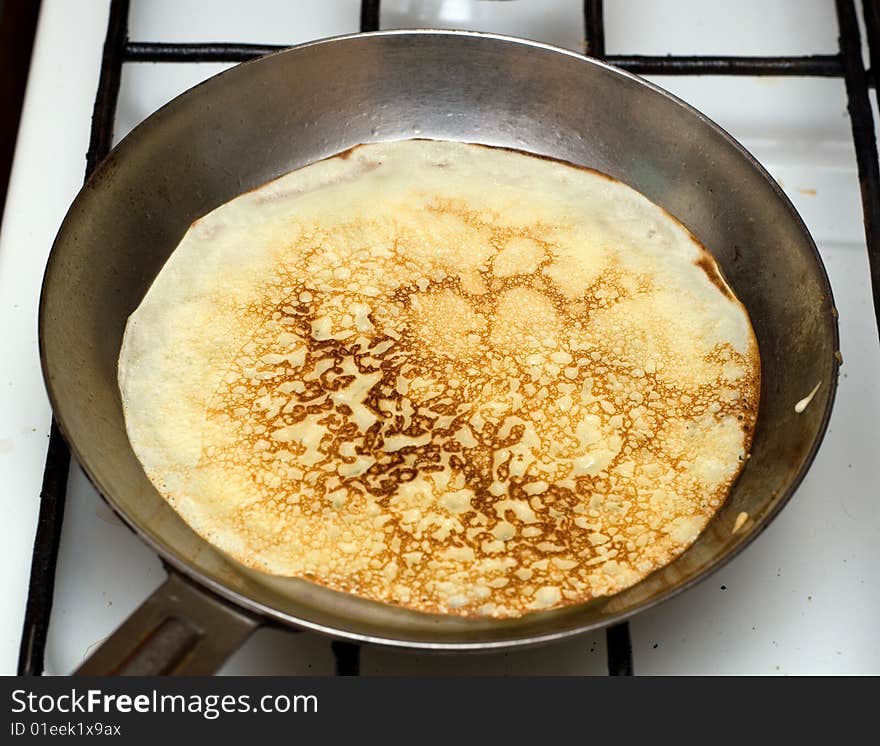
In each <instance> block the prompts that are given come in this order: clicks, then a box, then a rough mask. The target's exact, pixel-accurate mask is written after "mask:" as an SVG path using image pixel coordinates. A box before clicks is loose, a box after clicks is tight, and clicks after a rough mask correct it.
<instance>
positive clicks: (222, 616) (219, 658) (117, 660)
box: [75, 573, 259, 676]
mask: <svg viewBox="0 0 880 746" xmlns="http://www.w3.org/2000/svg"><path fill="white" fill-rule="evenodd" d="M258 625H259V619H257V618H256V617H254V616H252V615H250V614H246V613H244V612H242V611H240V610H238V609H236V608H235V607H234V606H230V605H229V604H227V603H225V602H223V601H221V600H220V599H218V598H216V597H215V596H213V595H212V594H209V593H205V592H204V591H201V590H199V589H198V588H196V587H195V586H194V585H192V583H189V582H188V581H186V580H183V579H182V578H181V577H180V576H179V575H177V574H175V573H171V574H170V575H169V576H168V580H166V581H165V582H164V583H163V584H162V585H161V586H160V587H159V588H158V589H157V590H156V592H155V593H153V595H151V596H150V597H149V598H148V599H147V600H146V601H144V603H143V604H141V605H140V606H139V607H138V608H137V609H136V610H135V612H134V613H133V614H132V615H131V616H130V617H129V618H128V619H126V620H125V622H124V623H123V624H122V626H121V627H119V629H117V630H116V631H115V632H114V633H113V634H112V635H110V637H108V638H107V639H106V640H104V641H103V642H102V643H101V645H100V647H98V649H97V650H95V652H94V653H92V655H91V656H90V657H89V658H88V660H86V661H85V663H83V664H82V666H80V667H79V669H78V670H77V671H76V672H75V673H76V675H77V676H96V675H106V674H112V675H115V676H159V675H169V674H175V675H189V676H204V675H206V674H211V673H213V672H214V671H216V670H217V669H218V668H219V667H220V666H221V665H222V664H223V661H225V660H226V659H227V658H228V657H229V654H230V653H231V652H232V651H233V650H235V649H236V648H237V647H238V646H239V645H241V644H242V643H243V642H244V641H245V640H246V639H247V637H248V636H249V635H250V634H251V632H253V631H254V630H255V629H256V628H257V626H258Z"/></svg>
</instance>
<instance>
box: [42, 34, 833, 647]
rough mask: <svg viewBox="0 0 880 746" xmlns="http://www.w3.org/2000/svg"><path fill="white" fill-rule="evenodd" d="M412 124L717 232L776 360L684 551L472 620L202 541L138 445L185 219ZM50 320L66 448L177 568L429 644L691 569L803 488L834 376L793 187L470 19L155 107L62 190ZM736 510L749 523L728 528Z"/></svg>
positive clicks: (389, 638) (503, 633) (714, 560)
mask: <svg viewBox="0 0 880 746" xmlns="http://www.w3.org/2000/svg"><path fill="white" fill-rule="evenodd" d="M328 71H332V74H330V73H328ZM232 111H234V112H235V116H229V115H228V112H232ZM412 136H420V137H437V138H446V139H458V140H466V141H471V142H481V143H485V144H490V145H505V146H510V147H515V148H520V149H525V150H529V151H532V152H535V153H539V154H543V155H549V156H554V157H557V158H563V159H567V160H570V161H573V162H576V163H580V164H584V165H587V166H591V167H594V168H597V169H599V170H601V171H604V172H606V173H608V174H610V175H612V176H614V177H616V178H619V179H621V180H622V181H624V182H626V183H628V184H630V185H631V186H633V187H635V188H637V189H639V190H640V191H642V192H643V193H644V194H646V195H647V196H648V197H649V198H651V199H652V200H653V201H655V202H657V203H658V204H660V205H661V206H663V207H665V208H666V209H667V210H669V211H670V212H671V213H673V214H674V215H676V216H677V217H678V218H679V219H681V220H682V221H683V222H684V223H685V224H686V225H687V226H688V227H689V228H690V229H691V230H692V231H693V232H694V233H695V234H696V235H697V237H698V238H699V239H700V240H701V241H703V242H704V243H705V244H706V245H707V246H708V247H710V248H711V249H712V251H713V253H714V254H715V255H716V257H717V258H718V260H719V262H720V264H721V266H722V268H723V270H724V272H725V274H726V276H727V278H728V279H729V281H730V283H731V285H732V286H733V288H734V289H735V291H736V292H737V294H738V295H739V297H740V298H741V299H742V300H743V302H744V303H745V305H746V307H747V308H748V310H749V312H750V315H751V318H752V322H753V325H754V327H755V331H756V334H757V337H758V340H759V344H760V348H761V355H762V364H763V375H764V385H763V390H762V400H761V413H760V417H759V421H758V426H757V428H756V433H755V439H754V444H753V454H752V458H751V459H750V461H749V463H748V465H747V466H746V468H745V469H744V471H743V474H742V476H741V478H740V479H739V481H738V482H737V484H736V486H735V488H734V490H733V492H732V494H731V497H730V499H729V500H728V502H727V504H726V505H725V506H724V507H723V508H722V509H721V510H720V511H719V513H718V514H717V516H716V517H715V519H714V520H713V521H712V522H711V524H710V525H709V527H708V528H707V529H706V531H705V532H704V533H703V534H702V535H701V536H700V538H699V539H698V540H697V542H696V543H695V544H694V546H693V547H691V548H690V549H689V550H688V551H687V552H686V553H684V554H683V555H682V556H681V557H680V558H678V559H677V560H676V561H675V562H673V563H671V564H670V565H668V566H667V567H665V568H663V569H662V570H660V571H658V572H657V573H655V574H653V575H651V576H650V577H649V578H647V579H646V580H645V581H643V582H642V583H639V584H638V585H636V586H634V587H633V588H630V589H628V590H626V591H624V592H623V593H620V594H618V595H616V596H614V597H612V598H610V599H598V600H596V601H593V602H591V603H588V604H584V605H581V606H577V607H570V608H567V609H563V610H558V611H553V612H546V613H540V614H532V615H527V616H526V617H524V618H522V619H518V620H504V621H500V622H499V621H491V620H479V621H477V620H463V619H457V618H450V617H442V616H431V615H423V614H418V613H415V612H409V611H406V610H402V609H398V608H395V607H390V606H384V605H381V604H376V603H373V602H369V601H364V600H362V599H358V598H355V597H353V596H349V595H345V594H340V593H336V592H334V591H329V590H326V589H324V588H320V587H317V586H314V585H311V584H308V583H305V582H301V581H296V580H279V579H270V578H267V577H265V576H261V575H259V574H258V573H254V572H250V571H247V570H245V569H243V568H241V567H240V566H238V565H237V564H235V563H233V562H232V561H230V560H228V559H226V558H225V557H223V556H222V555H220V554H219V553H218V552H216V551H215V550H214V549H213V548H212V547H210V546H209V545H208V544H206V543H205V542H204V541H202V540H201V539H199V538H198V537H197V536H196V535H195V534H194V533H193V532H192V531H191V530H190V529H189V528H188V527H187V526H186V525H185V524H184V523H183V522H182V521H181V520H180V519H179V518H178V517H177V515H176V514H175V513H174V512H173V511H172V510H171V508H170V507H168V505H167V504H166V503H165V502H164V501H163V500H162V499H161V497H160V496H159V495H158V494H157V493H156V491H155V490H154V489H153V487H152V485H151V484H150V483H149V482H148V480H147V479H146V477H145V476H144V474H143V471H142V469H141V467H140V465H139V464H138V462H137V460H136V458H135V457H134V454H133V453H132V451H131V448H130V446H129V444H128V440H127V438H126V436H125V431H124V423H123V420H122V413H121V408H120V402H119V394H118V390H117V387H116V359H117V356H118V352H119V344H120V341H121V336H122V332H123V328H124V323H125V320H126V318H127V316H128V314H129V313H130V312H131V311H132V310H133V309H134V308H135V307H136V306H137V305H138V303H139V302H140V300H141V298H142V297H143V294H144V292H145V291H146V289H147V287H148V286H149V284H150V283H151V281H152V279H153V278H154V277H155V275H156V273H157V272H158V271H159V269H160V268H161V266H162V264H163V262H164V261H165V259H166V258H167V256H168V254H169V252H170V251H171V250H173V248H174V247H175V246H176V244H177V242H178V240H179V238H180V236H181V235H182V234H183V232H184V231H185V230H186V228H187V227H188V225H189V224H190V223H191V222H192V221H193V220H194V219H195V218H197V217H199V216H200V215H202V214H204V213H206V212H207V211H209V210H210V209H212V208H214V207H216V206H217V205H219V204H221V203H223V202H225V201H227V200H229V199H231V198H232V197H234V196H236V195H237V194H239V193H241V192H243V191H245V190H247V189H251V188H253V187H256V186H258V185H260V184H262V183H264V182H266V181H268V180H269V179H271V178H274V177H276V176H278V175H279V174H281V173H284V172H286V171H288V170H290V169H292V168H296V167H298V166H302V165H304V164H306V163H309V162H312V161H314V160H316V159H318V158H322V157H324V156H327V155H330V154H332V153H335V152H338V151H341V150H344V149H346V148H348V147H350V146H352V145H355V144H357V143H360V142H365V141H376V140H387V139H398V138H405V137H412ZM40 326H41V349H42V354H43V363H44V373H45V377H46V381H47V385H48V388H49V392H50V397H51V399H52V403H53V407H54V409H55V412H56V415H57V417H58V420H59V423H60V424H61V427H62V429H63V430H64V432H65V434H66V436H67V438H68V439H69V441H70V443H71V445H72V447H73V450H74V453H75V455H76V457H77V458H78V460H79V461H80V463H81V464H82V465H83V467H84V469H85V470H86V472H87V473H88V474H89V476H90V478H91V479H92V480H93V481H94V483H95V484H96V486H97V487H98V489H99V490H100V491H101V492H102V494H104V495H105V496H107V498H108V500H109V501H110V502H111V503H112V504H113V505H114V507H115V508H116V509H117V510H118V511H119V512H120V514H121V515H122V516H123V517H124V518H125V519H126V520H127V521H128V522H129V523H130V524H131V525H132V526H133V527H134V528H135V530H137V531H138V533H139V534H140V535H141V536H142V537H143V538H144V539H145V540H146V541H147V542H148V543H150V544H151V545H152V546H153V547H155V548H156V550H157V551H159V552H160V553H161V554H162V555H163V556H164V557H165V558H166V560H167V561H168V562H169V563H170V564H171V565H172V566H174V567H175V568H177V569H178V570H179V571H181V572H183V573H185V574H187V575H189V576H190V577H191V578H193V579H194V580H197V581H198V582H200V583H202V584H204V585H205V586H206V587H208V588H210V589H211V590H213V591H214V592H216V593H218V594H219V595H222V596H224V597H226V598H228V599H229V600H231V601H233V602H235V603H237V604H239V605H241V606H243V607H245V608H247V609H250V610H252V611H256V612H258V613H261V614H265V615H266V616H268V617H271V618H273V619H276V620H278V621H281V622H285V623H289V624H293V625H297V626H303V627H308V628H311V629H315V630H318V631H322V632H326V633H330V634H334V635H336V636H342V637H348V638H352V639H358V640H367V641H374V642H381V643H386V644H392V645H401V646H411V647H425V648H434V649H459V650H463V649H478V648H487V647H505V646H511V645H522V644H533V643H538V642H546V641H550V640H555V639H559V638H562V637H565V636H567V635H571V634H576V633H578V632H583V631H586V630H588V629H594V628H597V627H601V626H606V625H609V624H613V623H615V622H618V621H620V620H621V619H624V618H626V617H628V616H630V615H632V614H634V613H636V612H638V611H639V610H641V609H644V608H646V607H648V606H651V605H653V604H656V603H659V602H660V601H662V600H664V599H666V598H668V597H670V596H671V595H673V594H674V593H676V592H679V591H681V590H683V589H684V588H686V587H688V586H689V585H691V584H693V583H695V582H697V581H698V580H699V579H700V578H702V577H704V576H705V575H706V574H707V573H708V572H710V571H711V570H713V569H715V568H717V567H718V566H720V565H721V564H722V563H723V562H724V561H725V560H727V559H729V558H730V557H732V556H733V555H734V554H736V552H738V551H739V550H740V549H742V548H743V547H744V546H745V545H746V544H747V543H748V542H749V541H750V540H751V539H753V538H754V537H755V536H756V535H757V534H758V533H760V531H761V530H762V529H763V528H764V527H766V525H767V523H768V522H769V520H770V519H771V518H772V517H773V516H774V515H775V514H776V512H777V511H778V510H779V509H780V508H781V507H782V505H783V504H784V503H785V502H786V501H787V500H788V498H789V497H790V496H791V494H792V492H793V490H794V489H795V487H796V486H797V484H798V483H799V482H800V480H801V478H802V477H803V474H804V473H805V471H806V469H807V467H808V466H809V463H810V462H811V460H812V458H813V456H814V454H815V451H816V448H817V447H818V444H819V441H820V440H821V437H822V435H823V433H824V430H825V427H826V424H827V419H828V414H829V412H830V408H831V404H832V401H833V397H834V391H835V388H836V382H837V365H838V362H837V359H836V357H835V353H836V352H837V349H838V345H837V326H836V319H835V315H834V312H833V305H832V298H831V293H830V288H829V286H828V282H827V278H826V276H825V273H824V269H823V267H822V265H821V261H820V259H819V256H818V253H817V252H816V249H815V246H814V245H813V243H812V241H811V239H810V237H809V235H808V234H807V232H806V229H805V228H804V226H803V224H802V222H801V221H800V219H799V218H798V216H797V215H796V213H795V212H794V210H793V209H792V207H791V205H790V203H789V202H788V201H787V199H786V198H785V197H784V195H783V194H782V192H781V191H780V189H779V188H778V186H777V185H776V184H775V183H774V182H773V181H772V180H771V179H770V178H769V177H768V176H767V174H766V173H765V172H764V171H763V170H762V169H761V168H760V166H759V165H758V164H757V163H756V162H755V161H754V159H752V158H751V157H750V156H749V155H748V154H747V153H746V152H745V151H744V150H742V148H741V147H740V146H738V145H737V144H736V143H735V142H734V141H733V140H731V139H730V138H729V137H728V136H727V135H726V134H725V133H724V132H722V131H721V130H720V129H718V128H717V127H716V126H714V125H713V124H712V123H711V122H709V121H708V120H707V119H706V118H705V117H703V116H702V115H700V114H699V113H697V112H696V111H694V110H693V109H691V108H689V107H687V106H686V105H684V104H683V103H682V102H680V101H678V100H677V99H675V98H673V97H672V96H670V95H668V94H666V93H664V92H662V91H661V90H660V89H657V88H654V87H652V86H650V85H648V84H646V83H645V82H643V81H641V80H639V79H637V78H635V77H633V76H631V75H628V74H626V73H623V72H620V71H619V70H615V69H613V68H610V67H608V66H605V65H602V64H600V63H598V62H595V61H590V60H587V59H584V58H583V57H581V56H579V55H576V54H573V53H569V52H565V51H562V50H557V49H554V48H551V47H548V46H545V45H541V44H537V43H531V42H525V41H522V40H516V39H509V38H504V37H497V36H492V35H487V34H475V33H463V32H382V33H379V34H371V35H362V36H350V37H341V38H338V39H335V40H328V41H321V42H315V43H310V44H305V45H302V46H300V47H296V48H293V49H291V50H289V51H286V52H282V53H279V54H276V55H273V56H270V57H267V58H264V59H261V60H258V61H255V62H251V63H248V64H245V65H241V66H239V67H236V68H234V69H232V70H229V71H227V72H225V73H223V74H222V75H220V76H217V77H215V78H212V79H211V80H209V81H207V82H206V83H204V84H202V85H200V86H198V87H197V88H195V89H193V90H191V91H189V92H187V93H186V94H184V95H182V96H181V97H179V98H177V99H175V100H174V101H172V102H171V103H170V104H168V105H167V106H165V107H163V108H162V109H161V110H159V112H157V113H156V114H154V115H153V116H151V117H150V118H149V119H148V120H146V121H145V122H144V123H143V124H142V125H140V126H139V127H138V128H137V129H135V130H134V131H133V132H132V133H131V134H130V135H129V136H128V137H127V138H126V139H125V140H124V141H123V142H122V143H121V144H120V145H119V146H118V147H117V148H116V150H115V151H114V152H113V153H112V154H111V155H110V156H109V158H108V159H107V160H106V161H105V162H104V164H102V166H101V167H100V168H99V169H98V171H97V172H96V174H95V175H94V176H93V177H92V178H91V179H90V180H89V182H88V183H87V185H86V186H85V187H84V189H83V191H82V192H81V194H80V196H79V197H78V198H77V200H76V202H75V203H74V205H73V206H72V208H71V210H70V212H69V214H68V217H67V218H66V220H65V223H64V225H63V226H62V229H61V231H60V233H59V236H58V239H57V242H56V244H55V246H54V248H53V252H52V256H51V258H50V262H49V266H48V269H47V274H46V278H45V284H44V292H43V298H42V305H41V313H40ZM819 382H821V384H822V385H821V386H820V388H819V391H818V393H817V395H816V397H815V398H814V400H813V402H812V404H811V405H810V406H809V407H808V408H807V409H806V411H805V412H804V413H803V414H796V413H795V411H794V403H795V402H797V401H798V400H799V399H801V398H802V397H803V396H804V395H805V394H806V393H807V392H808V391H810V390H811V389H812V388H813V386H815V385H816V383H819ZM741 512H746V513H747V514H748V515H749V520H748V521H746V523H745V524H744V525H743V527H742V528H741V529H740V530H739V531H738V532H736V533H734V532H733V526H734V522H735V520H736V517H737V515H739V514H740V513H741Z"/></svg>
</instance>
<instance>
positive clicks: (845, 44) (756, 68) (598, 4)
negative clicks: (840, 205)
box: [18, 0, 880, 676]
mask: <svg viewBox="0 0 880 746" xmlns="http://www.w3.org/2000/svg"><path fill="white" fill-rule="evenodd" d="M379 5H380V0H362V2H361V18H360V30H361V31H362V32H367V31H377V30H378V29H379V9H380V8H379ZM835 5H836V11H837V21H838V27H839V51H838V53H837V54H822V55H801V56H779V57H736V56H723V57H716V56H696V57H686V56H645V55H606V54H605V30H604V23H603V17H602V9H603V0H584V7H583V12H584V28H585V38H586V49H585V52H586V53H587V54H589V55H590V56H592V57H596V58H599V59H602V60H604V61H606V62H609V63H611V64H614V65H618V66H619V67H622V68H624V69H626V70H629V71H631V72H634V73H638V74H641V75H649V74H652V75H656V74H663V75H775V76H779V75H785V76H801V77H835V78H843V80H844V82H845V85H846V94H847V102H848V104H847V108H848V110H849V115H850V120H851V124H852V132H853V143H854V146H855V153H856V161H857V164H858V173H859V182H860V186H861V193H862V211H863V214H864V221H865V238H866V240H867V247H868V262H869V267H870V275H871V287H872V293H873V299H874V313H875V319H876V321H877V324H878V329H880V165H878V160H877V143H876V139H875V133H874V119H873V114H872V112H871V103H870V100H869V98H868V96H869V87H870V85H871V84H872V83H873V82H874V81H872V75H871V71H869V70H867V69H866V68H865V65H864V63H863V61H862V42H861V33H860V30H859V23H858V16H857V11H856V6H855V2H854V0H836V2H835ZM862 7H863V19H864V22H865V28H866V30H867V37H868V46H869V50H870V57H871V64H872V68H873V70H878V69H880V0H863V3H862ZM128 11H129V0H112V3H111V6H110V19H109V22H108V26H107V36H106V39H105V41H104V52H103V58H102V62H101V74H100V78H99V82H98V92H97V96H96V98H95V105H94V110H93V114H92V129H91V137H90V142H89V150H88V153H87V156H86V176H88V175H89V174H91V172H92V171H93V170H94V169H95V167H96V166H97V164H98V163H99V162H100V161H101V159H102V158H104V156H106V155H107V153H108V152H109V151H110V146H111V143H112V141H113V124H114V118H115V114H116V101H117V97H118V94H119V84H120V79H121V74H122V65H123V64H125V63H126V62H243V61H245V60H250V59H254V58H255V57H261V56H263V55H265V54H269V53H271V52H276V51H278V50H280V49H283V48H284V47H282V46H276V45H257V44H235V43H223V44H219V43H218V44H215V43H210V44H164V43H157V42H138V41H130V40H129V39H128ZM875 93H876V92H875ZM69 465H70V452H69V451H68V448H67V445H66V444H65V442H64V440H63V438H62V437H61V434H60V433H59V431H58V428H57V426H56V425H55V423H54V422H53V423H52V429H51V433H50V437H49V449H48V453H47V456H46V466H45V471H44V475H43V485H42V489H41V493H40V498H41V503H40V514H39V520H38V526H37V533H36V539H35V543H34V552H33V563H32V566H31V577H30V587H29V591H28V600H27V607H26V610H25V621H24V629H23V632H22V640H21V650H20V655H19V664H18V671H19V674H23V675H40V674H42V673H43V665H44V654H45V647H46V636H47V632H48V627H49V618H50V614H51V611H52V593H53V585H54V580H55V566H56V563H57V559H58V546H59V542H60V539H61V524H62V520H63V516H64V501H65V495H66V490H67V473H68V468H69ZM607 648H608V673H609V674H610V675H611V676H629V675H632V673H633V660H632V648H631V644H630V636H629V627H628V625H627V624H626V623H625V622H624V623H623V624H619V625H617V626H615V627H612V628H610V629H609V630H608V631H607ZM331 649H332V651H333V654H334V656H335V659H336V673H337V675H340V676H352V675H355V676H356V675H357V674H358V673H359V652H360V646H358V645H356V644H353V643H348V642H342V641H337V642H333V643H332V644H331Z"/></svg>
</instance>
